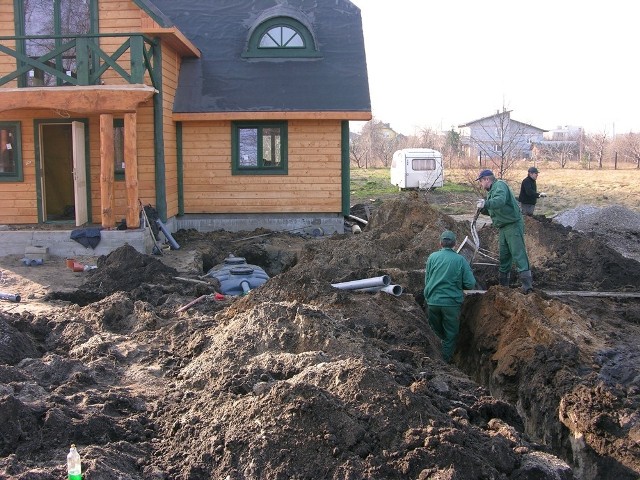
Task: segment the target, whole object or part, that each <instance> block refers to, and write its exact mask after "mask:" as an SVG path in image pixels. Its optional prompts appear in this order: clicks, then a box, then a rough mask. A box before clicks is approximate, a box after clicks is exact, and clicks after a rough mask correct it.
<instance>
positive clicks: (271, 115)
mask: <svg viewBox="0 0 640 480" xmlns="http://www.w3.org/2000/svg"><path fill="white" fill-rule="evenodd" d="M318 118H320V119H329V120H352V121H368V120H371V118H372V116H371V112H348V111H343V112H215V113H214V112H208V113H179V112H174V113H173V120H174V121H176V122H190V121H203V120H294V119H298V120H308V119H318Z"/></svg>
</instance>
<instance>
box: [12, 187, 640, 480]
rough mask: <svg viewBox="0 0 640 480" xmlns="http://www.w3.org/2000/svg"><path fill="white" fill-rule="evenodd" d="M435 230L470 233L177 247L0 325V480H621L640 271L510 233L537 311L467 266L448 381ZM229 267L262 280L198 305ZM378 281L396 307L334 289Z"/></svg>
mask: <svg viewBox="0 0 640 480" xmlns="http://www.w3.org/2000/svg"><path fill="white" fill-rule="evenodd" d="M444 229H450V230H453V231H455V232H456V234H457V236H458V239H459V240H462V239H463V238H464V237H465V235H468V234H469V223H468V222H460V223H457V222H455V221H454V220H453V219H452V218H451V217H449V216H447V215H443V214H440V213H438V212H437V211H436V210H435V209H433V208H431V207H430V206H429V205H428V204H427V203H425V202H424V201H420V200H418V199H417V198H410V197H407V198H402V199H398V200H392V201H388V202H384V204H383V205H382V206H380V207H379V208H378V209H377V210H376V211H375V213H374V215H373V217H372V218H371V219H370V221H369V224H368V225H367V226H366V228H364V229H363V232H362V233H361V234H359V235H335V236H331V237H326V238H307V237H302V236H297V235H292V234H286V233H279V234H270V233H268V232H260V231H256V232H248V233H247V232H244V233H242V232H241V233H236V234H231V233H225V232H213V233H208V234H204V233H197V232H193V231H181V232H177V233H176V235H175V238H176V240H177V241H178V243H179V244H180V246H181V249H180V250H179V251H176V252H170V253H169V254H167V255H165V256H162V257H156V256H148V255H142V254H139V253H138V252H136V251H135V250H134V249H133V248H131V247H128V246H125V247H122V248H120V249H118V250H116V251H114V252H113V253H111V254H110V255H108V256H106V257H100V258H99V259H98V261H97V268H96V269H95V270H91V271H88V272H86V282H84V283H83V284H82V285H80V286H79V287H78V288H76V289H72V290H70V289H65V290H64V291H56V292H53V293H49V294H48V295H47V296H46V297H44V298H43V299H42V301H41V302H40V304H39V307H40V308H39V309H38V310H37V313H33V312H30V311H28V310H21V311H20V312H12V311H11V310H9V309H4V308H2V306H0V308H1V310H0V332H1V335H0V478H7V479H9V478H11V479H17V480H27V479H29V480H33V479H38V480H50V479H51V480H53V479H59V478H63V477H64V476H65V475H66V466H65V458H66V454H67V452H68V449H69V445H70V444H71V443H75V444H76V445H77V447H78V450H79V452H80V454H81V456H82V462H83V468H84V471H85V478H87V479H92V480H95V479H99V480H106V479H158V480H159V479H167V480H169V479H171V480H174V479H178V480H187V479H190V480H191V479H214V478H215V479H229V480H240V479H314V480H317V479H336V480H337V479H354V480H355V479H382V478H384V479H407V478H415V479H427V478H428V479H481V478H482V479H486V478H495V479H531V478H536V479H603V478H605V479H606V478H615V479H617V480H621V479H637V478H638V476H639V475H640V444H639V442H640V418H639V414H638V411H639V407H640V371H639V370H640V367H638V365H640V358H639V357H640V353H639V349H638V345H639V344H640V342H639V340H640V302H639V300H638V298H637V297H634V296H633V295H627V296H625V295H622V294H623V293H626V294H630V293H633V292H636V293H637V291H638V285H640V268H639V267H640V265H639V264H638V263H637V262H636V261H634V260H632V259H630V258H627V257H624V256H622V255H621V254H620V253H618V252H617V251H616V250H614V249H613V248H612V247H611V246H609V245H607V244H606V243H603V242H602V241H601V239H598V238H597V237H596V236H594V235H585V234H584V233H581V232H579V231H576V230H573V229H572V228H570V227H565V226H562V225H561V224H558V223H554V222H551V221H550V220H548V219H545V218H543V217H542V218H538V217H536V218H527V219H526V242H527V246H528V250H529V255H530V258H531V262H532V270H533V274H534V286H535V288H536V290H535V291H534V293H532V294H529V295H523V294H522V293H520V291H519V289H518V288H516V287H517V285H516V284H514V285H513V288H505V287H499V286H496V285H495V283H496V279H497V271H496V267H495V266H494V265H474V272H475V273H476V277H477V279H478V289H479V290H487V291H486V293H482V294H470V295H468V296H467V297H466V299H465V304H464V306H463V312H462V327H461V335H460V340H459V348H458V350H457V352H456V354H455V356H454V362H453V364H451V365H448V364H446V363H444V362H443V361H442V360H441V358H440V354H439V352H440V348H439V344H438V340H437V338H436V337H435V336H434V335H433V334H432V333H431V331H430V329H429V326H428V323H427V321H426V316H425V313H424V310H423V303H424V300H423V299H422V294H421V292H422V288H423V286H424V278H423V276H424V271H423V268H424V261H425V259H426V257H427V256H428V255H429V253H431V252H432V251H434V250H437V248H438V238H439V234H440V233H441V232H442V230H444ZM479 234H480V239H481V245H482V246H483V247H484V248H486V249H487V250H488V251H494V252H495V251H497V247H496V246H495V245H496V243H495V242H496V231H495V230H494V229H493V228H492V227H490V226H485V227H484V228H482V229H481V230H480V232H479ZM250 237H251V238H250ZM229 254H233V255H236V256H240V257H244V258H246V260H247V262H248V263H250V264H255V265H260V266H261V267H263V268H264V269H265V271H267V273H268V274H269V275H270V277H271V278H270V280H268V281H267V282H266V283H265V284H264V285H262V286H260V287H258V288H256V289H254V290H251V291H250V292H249V293H248V294H247V295H243V296H238V297H229V296H227V297H225V298H224V299H223V300H215V299H214V297H213V295H212V294H213V292H214V290H215V286H216V285H215V282H209V281H208V280H203V277H202V275H203V273H205V272H206V271H207V270H208V269H209V268H211V267H212V266H214V265H217V264H220V263H222V262H223V261H224V259H225V258H226V257H227V256H228V255H229ZM481 263H490V262H484V261H483V262H481ZM381 275H388V276H390V277H391V279H392V283H393V284H397V285H400V286H402V288H403V291H404V292H403V293H402V294H401V295H399V296H394V295H391V294H388V293H384V292H377V293H362V292H354V291H348V290H340V289H336V288H334V287H332V285H331V284H332V283H337V282H343V281H349V280H356V279H363V278H372V277H377V276H381ZM184 278H191V279H193V280H194V281H185V280H184ZM558 291H582V292H594V291H600V292H605V291H606V292H609V294H611V293H612V292H614V293H615V292H618V293H620V294H621V295H620V296H615V295H611V296H602V297H598V296H587V297H584V296H578V295H576V294H575V293H574V294H570V295H566V296H559V295H555V294H552V292H558ZM203 295H206V297H205V300H203V301H201V302H199V303H196V304H194V305H193V306H192V307H190V308H187V309H185V308H184V306H185V305H187V304H188V303H189V302H191V301H192V300H194V299H196V298H199V297H201V296H203ZM42 304H46V305H48V308H47V309H42ZM3 306H4V305H3Z"/></svg>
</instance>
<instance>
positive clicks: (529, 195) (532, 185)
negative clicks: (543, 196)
mask: <svg viewBox="0 0 640 480" xmlns="http://www.w3.org/2000/svg"><path fill="white" fill-rule="evenodd" d="M538 198H540V194H539V193H538V187H537V185H536V181H535V180H534V179H533V178H531V177H530V176H529V175H527V178H525V179H524V180H522V185H520V196H519V197H518V201H519V202H520V203H524V204H526V205H535V204H536V202H537V201H538Z"/></svg>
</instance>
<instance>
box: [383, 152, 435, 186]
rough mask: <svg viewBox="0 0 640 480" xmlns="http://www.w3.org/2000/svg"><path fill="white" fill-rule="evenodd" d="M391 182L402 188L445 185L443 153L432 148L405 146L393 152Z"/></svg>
mask: <svg viewBox="0 0 640 480" xmlns="http://www.w3.org/2000/svg"><path fill="white" fill-rule="evenodd" d="M390 173H391V175H390V177H391V178H390V179H391V184H392V185H396V186H397V187H398V188H399V189H400V190H402V189H404V188H419V189H423V190H429V189H431V188H436V187H442V185H444V168H443V167H442V154H441V153H440V152H438V151H437V150H433V149H431V148H405V149H403V150H398V151H396V152H395V153H394V154H393V161H392V162H391V172H390Z"/></svg>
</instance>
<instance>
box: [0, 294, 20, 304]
mask: <svg viewBox="0 0 640 480" xmlns="http://www.w3.org/2000/svg"><path fill="white" fill-rule="evenodd" d="M0 300H8V301H10V302H16V303H20V295H18V294H17V293H15V294H14V293H4V292H0Z"/></svg>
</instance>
